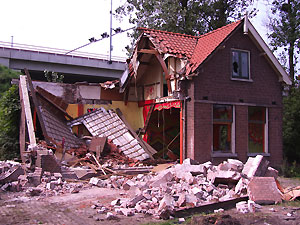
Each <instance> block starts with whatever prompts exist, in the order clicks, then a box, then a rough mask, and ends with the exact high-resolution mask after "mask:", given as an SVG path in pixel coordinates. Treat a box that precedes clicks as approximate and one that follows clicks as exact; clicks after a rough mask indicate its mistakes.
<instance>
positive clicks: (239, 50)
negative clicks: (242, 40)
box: [230, 48, 252, 81]
mask: <svg viewBox="0 0 300 225" xmlns="http://www.w3.org/2000/svg"><path fill="white" fill-rule="evenodd" d="M234 51H235V52H245V53H247V54H248V78H243V77H241V76H239V77H234V76H233V56H232V53H233V52H234ZM230 57H231V58H230V62H231V67H230V68H231V74H230V77H231V80H239V81H252V79H251V70H250V60H251V59H250V51H248V50H242V49H235V48H232V49H231V51H230Z"/></svg>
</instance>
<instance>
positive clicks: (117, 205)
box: [90, 159, 267, 219]
mask: <svg viewBox="0 0 300 225" xmlns="http://www.w3.org/2000/svg"><path fill="white" fill-rule="evenodd" d="M260 165H261V164H259V166H260ZM246 166H248V165H247V164H246ZM259 166H256V167H255V168H253V167H252V170H254V171H256V172H257V173H258V171H261V169H260V167H259ZM245 168H247V167H244V164H243V163H242V162H240V161H238V160H233V159H229V160H227V161H224V162H223V163H221V164H219V165H218V166H213V165H212V164H211V163H210V162H208V163H205V164H197V163H196V162H194V161H193V160H190V159H186V160H185V161H184V162H183V164H176V165H174V166H172V167H170V168H168V169H166V170H163V171H161V172H158V173H152V174H145V175H142V174H139V175H138V176H135V177H133V178H132V179H128V178H124V177H118V176H112V177H110V179H108V180H105V181H104V180H101V179H98V178H92V179H91V180H90V183H91V184H92V185H96V186H99V187H111V188H119V189H123V190H126V191H129V190H130V191H134V192H135V193H136V194H135V197H134V198H131V199H127V198H119V199H116V200H115V201H113V202H112V203H111V204H112V205H111V206H113V211H114V213H115V214H122V215H127V216H131V215H133V214H134V213H145V214H150V215H154V216H156V217H158V218H162V219H168V218H169V217H170V216H172V215H173V213H174V212H175V211H177V210H182V209H186V208H193V207H199V206H201V205H205V204H210V203H215V202H223V201H228V200H231V199H235V198H238V197H240V196H243V195H244V194H243V192H242V189H243V188H244V187H246V189H247V186H243V185H242V184H241V185H240V189H241V190H238V191H236V190H235V187H236V184H237V183H238V182H240V180H241V179H242V180H243V181H245V180H248V178H246V175H245V174H243V173H242V171H243V170H244V169H245ZM266 169H267V168H266ZM244 172H245V171H244ZM261 173H264V172H262V171H261ZM248 175H249V174H248ZM243 184H244V183H243ZM245 185H246V184H245Z"/></svg>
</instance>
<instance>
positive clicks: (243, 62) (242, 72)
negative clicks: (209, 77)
mask: <svg viewBox="0 0 300 225" xmlns="http://www.w3.org/2000/svg"><path fill="white" fill-rule="evenodd" d="M232 78H238V79H249V52H247V51H240V50H232Z"/></svg>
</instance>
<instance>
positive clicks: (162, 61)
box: [155, 51, 172, 93]
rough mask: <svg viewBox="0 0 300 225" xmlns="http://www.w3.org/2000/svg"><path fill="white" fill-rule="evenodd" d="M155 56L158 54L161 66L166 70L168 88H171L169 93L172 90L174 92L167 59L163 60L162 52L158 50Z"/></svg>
mask: <svg viewBox="0 0 300 225" xmlns="http://www.w3.org/2000/svg"><path fill="white" fill-rule="evenodd" d="M155 56H156V58H157V59H158V61H159V63H160V65H161V67H162V69H163V71H164V73H165V79H166V81H167V85H168V90H169V93H171V92H172V89H171V82H170V75H169V71H168V68H167V66H166V64H165V61H164V60H163V58H162V56H161V54H159V53H158V52H157V51H156V53H155Z"/></svg>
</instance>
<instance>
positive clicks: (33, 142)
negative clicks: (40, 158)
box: [20, 75, 36, 146]
mask: <svg viewBox="0 0 300 225" xmlns="http://www.w3.org/2000/svg"><path fill="white" fill-rule="evenodd" d="M20 86H21V91H22V100H23V101H22V104H23V106H24V111H25V117H26V124H27V130H28V135H29V142H30V145H33V146H34V145H36V140H35V133H34V128H33V120H32V114H31V108H30V101H29V96H28V89H27V82H26V76H24V75H21V76H20Z"/></svg>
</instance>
